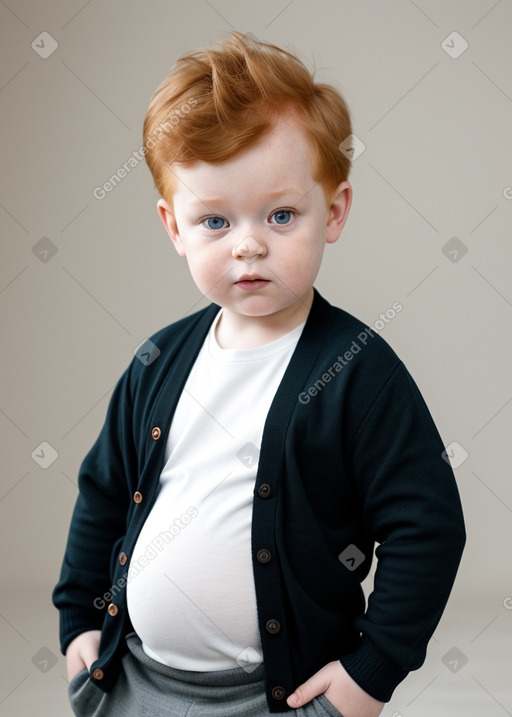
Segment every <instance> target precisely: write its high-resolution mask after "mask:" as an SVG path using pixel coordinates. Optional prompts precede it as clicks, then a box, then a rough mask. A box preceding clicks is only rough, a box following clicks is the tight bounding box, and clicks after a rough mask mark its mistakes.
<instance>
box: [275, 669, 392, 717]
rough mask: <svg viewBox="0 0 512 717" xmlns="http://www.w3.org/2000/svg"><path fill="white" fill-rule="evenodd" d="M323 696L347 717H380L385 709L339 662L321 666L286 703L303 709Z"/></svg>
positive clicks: (382, 703)
mask: <svg viewBox="0 0 512 717" xmlns="http://www.w3.org/2000/svg"><path fill="white" fill-rule="evenodd" d="M320 694H325V696H326V697H327V699H328V700H329V702H330V703H331V704H332V705H334V707H335V708H336V709H337V710H338V712H341V713H342V714H343V715H344V717H378V715H380V713H381V712H382V710H383V708H384V702H379V701H378V700H376V699H374V698H373V697H371V696H370V695H369V694H368V693H367V692H365V691H364V690H363V689H362V688H361V687H359V685H358V684H357V682H355V681H354V680H353V679H352V677H350V675H349V674H348V672H347V671H346V670H345V668H344V667H343V665H342V664H341V662H339V661H338V660H336V661H335V662H329V663H328V664H327V665H325V667H322V669H321V670H319V671H318V672H316V673H315V674H314V675H313V676H312V677H310V678H309V680H306V682H303V683H302V685H300V686H299V687H297V689H296V690H295V692H294V693H293V694H292V695H290V696H289V697H288V699H287V700H286V701H287V703H288V705H289V706H290V707H302V706H303V705H305V704H306V703H307V702H310V701H311V700H312V699H313V697H317V696H318V695H320Z"/></svg>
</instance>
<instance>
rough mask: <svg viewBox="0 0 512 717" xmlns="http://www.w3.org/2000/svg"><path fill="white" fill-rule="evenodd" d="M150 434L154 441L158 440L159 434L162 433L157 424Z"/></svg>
mask: <svg viewBox="0 0 512 717" xmlns="http://www.w3.org/2000/svg"><path fill="white" fill-rule="evenodd" d="M151 435H152V436H153V438H154V439H155V441H158V439H159V438H160V436H161V435H162V431H161V430H160V429H159V428H158V426H155V427H154V428H153V430H152V431H151Z"/></svg>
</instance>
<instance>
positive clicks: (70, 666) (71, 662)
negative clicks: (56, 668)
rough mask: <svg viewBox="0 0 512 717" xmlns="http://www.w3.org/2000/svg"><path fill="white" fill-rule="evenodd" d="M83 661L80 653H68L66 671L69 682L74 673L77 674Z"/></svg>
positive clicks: (83, 665) (82, 666) (82, 667)
mask: <svg viewBox="0 0 512 717" xmlns="http://www.w3.org/2000/svg"><path fill="white" fill-rule="evenodd" d="M84 667H85V663H84V661H83V660H82V658H81V657H80V655H70V656H69V657H68V658H67V660H66V669H67V673H68V680H69V682H71V680H72V679H73V677H74V676H75V675H78V673H79V672H80V670H83V669H84Z"/></svg>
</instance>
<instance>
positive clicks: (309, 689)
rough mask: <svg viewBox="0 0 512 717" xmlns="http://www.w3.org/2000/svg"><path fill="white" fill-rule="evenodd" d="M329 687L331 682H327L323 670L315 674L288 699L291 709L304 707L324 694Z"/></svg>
mask: <svg viewBox="0 0 512 717" xmlns="http://www.w3.org/2000/svg"><path fill="white" fill-rule="evenodd" d="M328 687H329V680H327V678H326V675H325V673H324V671H323V669H322V670H320V671H319V672H317V673H316V674H314V675H313V677H310V678H309V680H306V682H303V683H302V685H299V687H297V689H296V690H295V692H293V694H291V695H290V696H289V697H288V699H287V700H286V702H287V703H288V705H289V706H290V707H302V706H303V705H305V704H307V703H308V702H311V700H312V699H313V698H314V697H317V696H318V695H320V694H323V693H324V692H325V691H326V689H327V688H328Z"/></svg>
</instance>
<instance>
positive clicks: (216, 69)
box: [143, 32, 352, 202]
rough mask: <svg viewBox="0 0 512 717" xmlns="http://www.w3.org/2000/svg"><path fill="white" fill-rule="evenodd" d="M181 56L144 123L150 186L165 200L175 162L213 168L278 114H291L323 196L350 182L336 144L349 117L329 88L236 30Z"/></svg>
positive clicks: (294, 60) (295, 61) (292, 59)
mask: <svg viewBox="0 0 512 717" xmlns="http://www.w3.org/2000/svg"><path fill="white" fill-rule="evenodd" d="M231 35H232V36H233V37H232V39H228V40H225V41H222V42H220V43H218V44H217V45H216V46H214V47H212V48H205V49H200V50H195V51H192V52H188V53H186V54H185V55H183V56H182V57H180V58H179V59H178V60H177V62H176V63H175V65H174V67H173V68H172V69H171V71H170V73H169V75H168V76H167V78H166V79H165V80H164V82H163V83H162V84H161V85H160V87H158V89H157V90H156V92H155V94H154V95H153V97H152V99H151V102H150V105H149V108H148V111H147V113H146V117H145V119H144V128H143V141H144V145H143V148H144V154H145V157H146V162H147V164H148V166H149V169H150V171H151V174H152V175H153V179H154V182H155V187H156V189H157V190H158V192H159V193H160V195H161V196H162V197H163V198H164V199H166V200H167V201H169V202H170V201H171V199H172V194H173V191H174V182H173V179H174V175H173V173H172V171H170V167H171V165H172V164H173V163H178V164H180V165H182V166H185V167H190V166H192V165H194V164H195V163H197V162H198V161H203V162H211V163H213V164H218V163H220V162H223V161H226V160H228V159H230V158H231V157H233V156H235V155H236V154H238V153H239V152H241V151H243V150H245V149H248V148H250V147H252V146H253V145H255V144H256V143H257V142H258V141H259V140H261V139H262V137H264V135H265V134H267V133H268V132H270V131H271V130H272V128H273V119H274V118H275V117H276V115H279V113H282V112H284V111H285V110H287V109H292V110H293V111H294V112H295V114H296V116H297V117H298V119H299V121H300V123H301V125H302V128H303V130H304V133H305V137H306V140H307V142H308V144H309V146H310V150H311V157H312V172H311V174H312V177H313V179H314V180H315V181H316V182H319V183H320V184H321V185H322V187H323V189H324V192H325V194H326V197H328V196H329V194H330V193H331V192H332V191H333V190H334V189H335V188H336V187H337V186H338V184H340V183H341V182H342V181H344V180H346V179H347V178H348V175H349V172H350V159H349V158H348V157H347V156H346V154H344V153H342V152H341V151H340V150H339V145H340V143H341V142H343V141H344V140H345V139H346V138H347V137H348V136H349V135H350V134H351V132H352V130H351V121H350V113H349V110H348V107H347V105H346V103H345V101H344V99H343V97H342V96H341V94H340V93H339V92H338V91H337V90H336V89H335V88H334V87H332V86H331V85H328V84H317V83H315V82H314V76H313V74H312V73H311V72H309V70H308V69H307V68H306V67H305V66H304V64H303V63H302V62H301V60H300V59H299V58H298V57H296V56H295V55H293V54H291V53H290V52H287V51H286V50H283V49H281V48H279V47H277V46H276V45H273V44H271V43H268V42H259V41H257V40H254V39H252V38H251V37H249V36H247V35H243V34H242V33H239V32H231Z"/></svg>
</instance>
